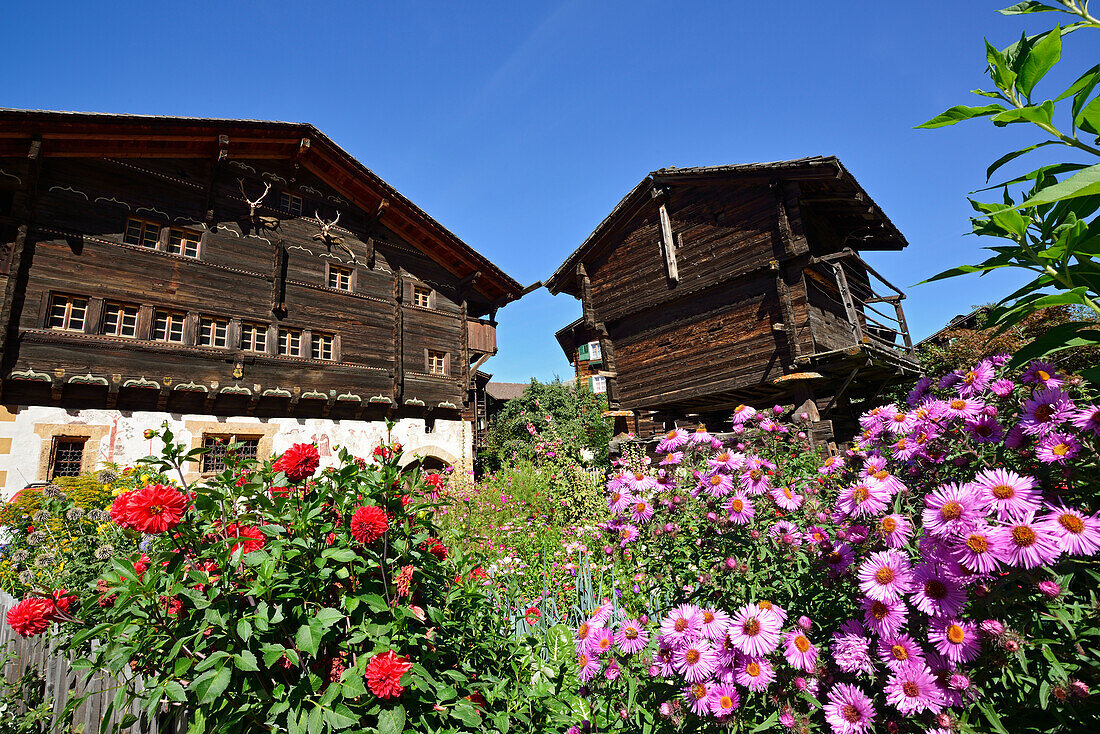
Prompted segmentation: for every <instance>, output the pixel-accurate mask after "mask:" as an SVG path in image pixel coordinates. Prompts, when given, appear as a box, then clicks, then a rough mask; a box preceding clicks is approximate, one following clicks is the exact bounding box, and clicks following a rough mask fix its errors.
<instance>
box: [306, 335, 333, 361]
mask: <svg viewBox="0 0 1100 734" xmlns="http://www.w3.org/2000/svg"><path fill="white" fill-rule="evenodd" d="M335 341H336V338H335V337H334V336H333V335H332V334H321V333H318V332H316V331H315V332H313V340H312V342H311V343H310V345H309V351H310V356H311V357H312V358H313V359H333V358H334V357H333V354H334V346H333V344H334V342H335Z"/></svg>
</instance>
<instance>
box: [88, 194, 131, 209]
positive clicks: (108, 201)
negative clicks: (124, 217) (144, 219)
mask: <svg viewBox="0 0 1100 734" xmlns="http://www.w3.org/2000/svg"><path fill="white" fill-rule="evenodd" d="M101 201H102V202H103V203H105V204H111V203H114V204H120V205H122V206H124V207H126V209H127V210H133V208H134V207H133V206H131V205H130V204H127V203H126V202H125V201H120V200H119V199H116V198H115V197H113V196H110V197H108V196H97V197H96V199H95V201H94V202H92V203H93V204H98V203H99V202H101Z"/></svg>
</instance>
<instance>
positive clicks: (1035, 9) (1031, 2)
mask: <svg viewBox="0 0 1100 734" xmlns="http://www.w3.org/2000/svg"><path fill="white" fill-rule="evenodd" d="M1052 10H1060V8H1052V7H1051V6H1049V5H1045V4H1043V3H1041V2H1039V0H1026V2H1022V3H1016V4H1015V5H1013V6H1012V7H1009V8H1005V9H1004V10H998V11H997V12H998V13H1000V14H1001V15H1023V14H1024V13H1049V12H1050V11H1052Z"/></svg>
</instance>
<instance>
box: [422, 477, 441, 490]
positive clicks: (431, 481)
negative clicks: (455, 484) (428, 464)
mask: <svg viewBox="0 0 1100 734" xmlns="http://www.w3.org/2000/svg"><path fill="white" fill-rule="evenodd" d="M424 483H425V484H427V485H428V486H430V487H435V488H436V489H440V488H442V487H443V477H441V476H439V475H438V474H435V473H432V474H426V475H425V476H424Z"/></svg>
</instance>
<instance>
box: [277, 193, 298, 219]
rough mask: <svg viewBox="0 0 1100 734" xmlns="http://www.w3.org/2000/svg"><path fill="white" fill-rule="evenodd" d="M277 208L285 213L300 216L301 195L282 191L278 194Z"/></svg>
mask: <svg viewBox="0 0 1100 734" xmlns="http://www.w3.org/2000/svg"><path fill="white" fill-rule="evenodd" d="M279 208H280V209H282V210H283V211H284V212H286V213H287V214H293V215H294V216H296V217H300V216H302V197H300V196H295V195H294V194H291V193H288V192H286V191H284V192H282V193H281V194H279Z"/></svg>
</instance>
